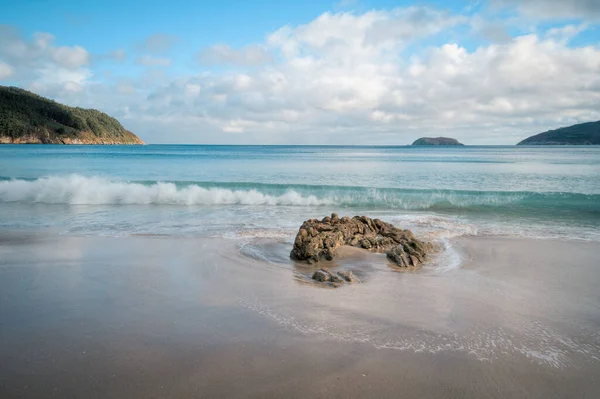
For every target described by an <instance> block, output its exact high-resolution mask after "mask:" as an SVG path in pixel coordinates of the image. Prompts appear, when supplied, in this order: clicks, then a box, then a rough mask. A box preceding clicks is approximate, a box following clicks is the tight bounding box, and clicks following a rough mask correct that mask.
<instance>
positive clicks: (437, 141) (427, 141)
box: [412, 137, 464, 145]
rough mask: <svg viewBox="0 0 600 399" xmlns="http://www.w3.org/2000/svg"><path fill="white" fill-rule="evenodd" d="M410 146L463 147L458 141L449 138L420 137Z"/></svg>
mask: <svg viewBox="0 0 600 399" xmlns="http://www.w3.org/2000/svg"><path fill="white" fill-rule="evenodd" d="M412 145H464V144H462V143H459V142H458V140H456V139H453V138H450V137H421V138H420V139H417V140H415V142H414V143H412Z"/></svg>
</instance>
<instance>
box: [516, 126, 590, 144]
mask: <svg viewBox="0 0 600 399" xmlns="http://www.w3.org/2000/svg"><path fill="white" fill-rule="evenodd" d="M517 145H600V121H596V122H586V123H579V124H577V125H573V126H567V127H561V128H560V129H556V130H548V131H547V132H544V133H540V134H536V135H535V136H531V137H528V138H526V139H525V140H523V141H521V142H519V143H517Z"/></svg>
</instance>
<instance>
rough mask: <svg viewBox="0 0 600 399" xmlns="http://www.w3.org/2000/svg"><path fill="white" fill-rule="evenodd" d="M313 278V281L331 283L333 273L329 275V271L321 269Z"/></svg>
mask: <svg viewBox="0 0 600 399" xmlns="http://www.w3.org/2000/svg"><path fill="white" fill-rule="evenodd" d="M312 278H313V280H317V281H321V282H323V283H326V282H328V281H331V273H329V271H327V270H325V269H319V270H317V271H316V272H314V273H313V276H312Z"/></svg>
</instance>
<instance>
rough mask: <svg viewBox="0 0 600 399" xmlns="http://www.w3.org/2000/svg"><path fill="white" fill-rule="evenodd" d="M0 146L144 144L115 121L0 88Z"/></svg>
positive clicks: (18, 89) (100, 113)
mask: <svg viewBox="0 0 600 399" xmlns="http://www.w3.org/2000/svg"><path fill="white" fill-rule="evenodd" d="M0 144H144V142H143V141H142V140H140V138H139V137H137V136H136V135H135V134H133V133H131V132H130V131H128V130H126V129H125V128H123V126H122V125H121V123H119V121H117V120H116V119H115V118H112V117H110V116H108V115H107V114H105V113H103V112H100V111H97V110H95V109H84V108H78V107H69V106H66V105H63V104H59V103H57V102H56V101H52V100H50V99H47V98H44V97H41V96H38V95H37V94H35V93H31V92H29V91H27V90H23V89H20V88H17V87H6V86H0Z"/></svg>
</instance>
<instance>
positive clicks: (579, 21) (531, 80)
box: [0, 0, 600, 144]
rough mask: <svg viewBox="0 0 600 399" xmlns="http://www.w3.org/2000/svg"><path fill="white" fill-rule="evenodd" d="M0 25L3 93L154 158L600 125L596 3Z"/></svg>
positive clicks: (93, 16)
mask: <svg viewBox="0 0 600 399" xmlns="http://www.w3.org/2000/svg"><path fill="white" fill-rule="evenodd" d="M0 9H2V16H0V25H2V26H1V29H2V30H1V31H0V33H2V35H1V37H0V84H5V85H16V86H20V87H24V88H27V89H29V90H32V91H35V92H38V93H40V94H42V95H45V96H48V97H51V98H54V99H56V100H58V101H62V102H65V103H68V104H71V105H78V106H84V107H94V108H98V109H101V110H102V111H105V112H107V113H109V114H111V115H114V116H116V117H117V118H118V119H119V120H121V122H122V123H123V124H124V125H125V126H126V127H128V128H129V129H131V130H132V131H134V132H135V133H137V134H138V135H140V136H141V137H142V138H143V139H145V140H146V141H148V142H178V143H179V142H181V143H240V144H242V143H250V144H252V143H256V144H282V143H290V144H294V143H298V144H338V143H339V144H406V143H409V142H411V141H412V140H414V138H416V137H419V136H423V135H451V136H454V137H457V138H459V139H461V140H463V141H465V142H468V143H472V144H512V143H514V142H516V141H518V140H519V139H520V138H522V137H525V136H527V135H529V134H533V133H537V132H539V131H542V130H545V129H547V128H554V127H559V126H563V125H567V124H572V123H576V122H580V121H587V120H597V119H600V114H599V110H598V107H597V104H599V103H600V49H599V43H600V31H599V30H598V22H599V21H600V2H596V1H594V0H574V1H570V2H564V1H562V0H545V1H542V0H530V1H516V0H493V1H455V2H447V1H427V2H425V1H418V2H414V1H385V0H379V1H366V0H342V1H339V2H331V1H308V2H281V1H266V0H262V1H231V0H229V1H220V2H214V1H210V2H209V1H169V2H158V1H157V2H146V1H137V0H136V1H129V2H121V1H114V0H109V1H102V2H100V1H90V2H81V1H46V0H34V1H31V0H30V1H27V0H22V1H19V2H14V1H6V0H0ZM556 93H560V94H561V95H560V96H557V95H556Z"/></svg>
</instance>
